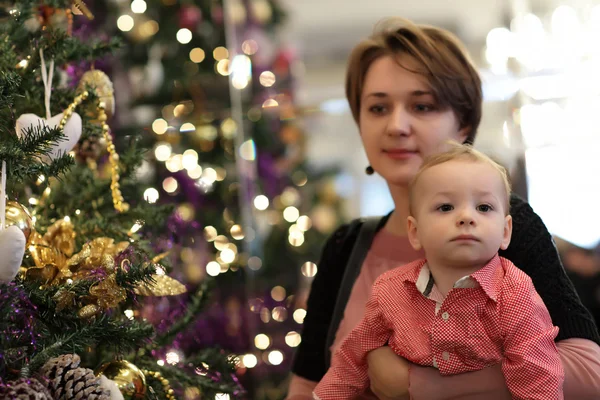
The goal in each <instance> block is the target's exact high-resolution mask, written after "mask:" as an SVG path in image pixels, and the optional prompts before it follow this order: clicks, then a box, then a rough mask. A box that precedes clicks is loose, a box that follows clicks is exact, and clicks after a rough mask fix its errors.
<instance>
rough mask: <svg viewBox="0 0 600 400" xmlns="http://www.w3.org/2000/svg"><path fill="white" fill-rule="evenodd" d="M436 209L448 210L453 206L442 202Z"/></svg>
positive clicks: (452, 208)
mask: <svg viewBox="0 0 600 400" xmlns="http://www.w3.org/2000/svg"><path fill="white" fill-rule="evenodd" d="M437 209H438V210H440V211H441V212H448V211H452V210H454V207H452V205H451V204H442V205H441V206H439V207H438V208H437Z"/></svg>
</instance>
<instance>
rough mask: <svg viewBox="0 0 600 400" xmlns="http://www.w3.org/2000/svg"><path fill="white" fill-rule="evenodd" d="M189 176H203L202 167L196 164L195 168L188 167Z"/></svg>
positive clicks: (193, 177) (195, 177)
mask: <svg viewBox="0 0 600 400" xmlns="http://www.w3.org/2000/svg"><path fill="white" fill-rule="evenodd" d="M188 176H189V177H190V178H192V179H198V178H200V177H201V176H202V167H201V166H199V165H196V166H195V167H194V168H192V169H188Z"/></svg>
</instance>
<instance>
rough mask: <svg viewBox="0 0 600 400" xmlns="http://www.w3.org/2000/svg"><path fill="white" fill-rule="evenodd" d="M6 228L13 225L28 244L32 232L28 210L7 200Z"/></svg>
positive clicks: (31, 221)
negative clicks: (21, 233)
mask: <svg viewBox="0 0 600 400" xmlns="http://www.w3.org/2000/svg"><path fill="white" fill-rule="evenodd" d="M5 220H6V222H5V225H6V227H9V226H11V225H15V226H16V227H17V228H19V229H20V230H21V232H23V234H24V235H25V240H26V241H27V244H29V239H30V236H31V232H33V229H34V228H33V225H34V224H33V220H32V219H31V214H30V213H29V210H28V209H27V208H26V207H25V206H24V205H22V204H20V203H17V202H16V201H12V200H9V201H7V202H6V219H5Z"/></svg>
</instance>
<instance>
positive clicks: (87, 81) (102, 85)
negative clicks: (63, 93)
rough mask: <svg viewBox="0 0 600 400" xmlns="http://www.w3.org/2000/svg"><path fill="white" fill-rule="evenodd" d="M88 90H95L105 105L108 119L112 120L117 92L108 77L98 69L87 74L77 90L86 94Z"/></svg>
mask: <svg viewBox="0 0 600 400" xmlns="http://www.w3.org/2000/svg"><path fill="white" fill-rule="evenodd" d="M88 88H91V89H93V90H94V92H95V93H96V95H97V96H98V98H99V99H100V102H101V103H103V104H104V110H105V112H106V114H107V117H108V118H111V117H112V116H113V115H114V113H115V90H114V88H113V83H112V81H111V80H110V78H109V77H108V75H106V74H105V73H104V72H102V71H100V70H97V69H92V70H89V71H87V72H85V73H84V74H83V76H82V77H81V80H80V81H79V85H78V86H77V90H78V92H84V91H85V90H87V89H88Z"/></svg>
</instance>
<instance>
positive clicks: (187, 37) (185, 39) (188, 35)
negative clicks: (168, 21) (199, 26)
mask: <svg viewBox="0 0 600 400" xmlns="http://www.w3.org/2000/svg"><path fill="white" fill-rule="evenodd" d="M176 37H177V41H178V42H179V43H181V44H188V43H189V42H191V41H192V31H190V30H189V29H188V28H181V29H180V30H178V31H177V35H176Z"/></svg>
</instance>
